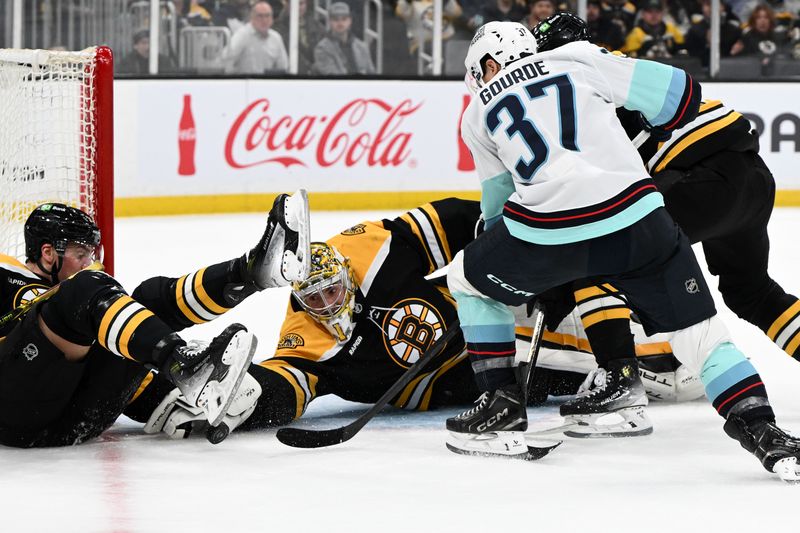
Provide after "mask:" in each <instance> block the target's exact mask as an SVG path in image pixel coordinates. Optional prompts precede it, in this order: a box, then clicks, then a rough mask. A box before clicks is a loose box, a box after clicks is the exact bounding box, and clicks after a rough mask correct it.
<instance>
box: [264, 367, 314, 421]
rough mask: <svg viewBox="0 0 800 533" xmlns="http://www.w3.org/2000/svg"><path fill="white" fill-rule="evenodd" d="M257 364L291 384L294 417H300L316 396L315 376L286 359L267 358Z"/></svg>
mask: <svg viewBox="0 0 800 533" xmlns="http://www.w3.org/2000/svg"><path fill="white" fill-rule="evenodd" d="M259 366H261V367H263V368H266V369H267V370H271V371H273V372H275V373H276V374H278V375H279V376H281V377H282V378H283V379H285V380H286V381H287V382H288V383H289V385H291V386H292V388H293V389H294V393H295V399H296V401H297V403H296V405H295V416H294V417H295V419H297V418H300V417H301V416H302V415H303V413H305V411H306V409H307V408H308V404H309V402H310V401H311V400H313V399H314V398H315V397H316V396H317V381H318V378H317V376H315V375H313V374H306V373H305V372H303V371H302V370H299V369H297V368H295V367H293V366H292V365H290V364H289V363H288V362H286V361H281V360H279V359H267V360H266V361H263V362H261V363H259Z"/></svg>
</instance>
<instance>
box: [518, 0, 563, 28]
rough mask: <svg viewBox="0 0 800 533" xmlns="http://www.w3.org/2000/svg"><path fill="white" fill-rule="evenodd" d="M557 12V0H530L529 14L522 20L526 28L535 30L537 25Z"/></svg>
mask: <svg viewBox="0 0 800 533" xmlns="http://www.w3.org/2000/svg"><path fill="white" fill-rule="evenodd" d="M555 12H556V2H555V0H528V14H527V15H526V16H525V18H523V19H522V20H521V22H522V24H523V25H524V26H527V27H528V29H529V30H533V28H535V27H536V25H537V24H539V23H540V22H541V21H543V20H544V19H546V18H547V17H549V16H550V15H554V14H555Z"/></svg>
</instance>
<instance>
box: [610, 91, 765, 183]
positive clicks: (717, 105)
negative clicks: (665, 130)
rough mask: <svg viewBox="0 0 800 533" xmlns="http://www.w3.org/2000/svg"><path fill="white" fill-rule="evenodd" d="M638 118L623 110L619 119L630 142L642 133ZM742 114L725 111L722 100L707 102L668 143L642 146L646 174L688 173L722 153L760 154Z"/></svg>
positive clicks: (619, 114) (649, 142) (646, 142)
mask: <svg viewBox="0 0 800 533" xmlns="http://www.w3.org/2000/svg"><path fill="white" fill-rule="evenodd" d="M636 115H637V114H636V113H635V112H633V111H628V110H627V109H624V108H619V109H617V116H618V117H619V119H620V122H621V123H622V126H623V127H624V128H625V133H627V134H628V137H629V138H630V139H635V138H636V136H637V135H639V134H640V133H641V131H642V125H641V122H640V121H639V119H638V117H637V116H636ZM751 129H752V126H751V125H750V121H749V120H747V119H746V118H745V117H744V116H743V115H742V114H741V113H739V112H737V111H734V110H733V109H731V108H729V107H725V106H724V105H723V104H722V102H721V101H719V100H704V101H703V102H702V103H701V104H700V112H699V113H698V115H697V117H696V118H695V119H694V120H692V121H691V122H689V123H688V124H686V125H684V126H683V127H681V128H679V129H676V130H674V131H673V132H672V136H671V137H670V138H669V139H668V140H667V141H666V142H658V141H656V140H655V139H653V138H648V139H647V140H646V141H645V142H644V143H642V144H641V145H640V146H639V155H640V156H641V157H642V161H644V164H645V166H646V167H647V171H648V172H650V174H655V173H657V172H660V171H662V170H665V169H675V170H686V169H689V168H690V167H692V166H694V165H695V164H697V163H698V162H700V161H702V160H703V159H705V158H707V157H709V156H711V155H713V154H716V153H718V152H720V151H722V150H731V151H734V152H744V151H747V150H752V151H755V152H758V137H756V136H755V135H754V134H752V133H751V131H750V130H751Z"/></svg>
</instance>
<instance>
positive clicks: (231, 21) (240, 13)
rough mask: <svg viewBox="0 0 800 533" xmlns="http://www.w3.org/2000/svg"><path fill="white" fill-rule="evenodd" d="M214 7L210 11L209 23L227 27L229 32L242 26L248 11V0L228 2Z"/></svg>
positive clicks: (229, 0)
mask: <svg viewBox="0 0 800 533" xmlns="http://www.w3.org/2000/svg"><path fill="white" fill-rule="evenodd" d="M215 5H216V7H214V8H213V9H212V11H211V22H212V23H213V24H214V26H227V27H228V29H230V30H231V31H236V30H238V29H239V28H240V27H242V26H244V21H245V20H247V17H248V14H249V11H250V0H228V1H227V2H217V3H216V4H215Z"/></svg>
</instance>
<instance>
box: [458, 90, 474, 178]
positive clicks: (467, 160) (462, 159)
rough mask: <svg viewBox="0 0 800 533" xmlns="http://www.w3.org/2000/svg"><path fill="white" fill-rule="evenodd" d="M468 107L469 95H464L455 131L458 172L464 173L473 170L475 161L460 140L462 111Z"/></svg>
mask: <svg viewBox="0 0 800 533" xmlns="http://www.w3.org/2000/svg"><path fill="white" fill-rule="evenodd" d="M468 105H469V95H468V94H465V95H464V100H463V103H462V105H461V116H459V117H458V131H456V138H457V139H458V170H463V171H465V172H467V171H470V170H475V161H474V160H473V159H472V154H471V153H470V151H469V148H467V145H466V144H464V141H463V140H461V120H462V119H463V118H464V111H466V109H467V106H468Z"/></svg>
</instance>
